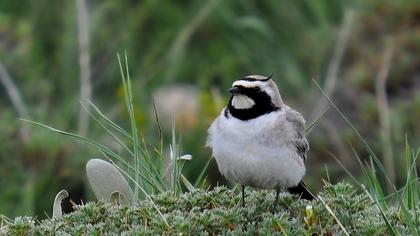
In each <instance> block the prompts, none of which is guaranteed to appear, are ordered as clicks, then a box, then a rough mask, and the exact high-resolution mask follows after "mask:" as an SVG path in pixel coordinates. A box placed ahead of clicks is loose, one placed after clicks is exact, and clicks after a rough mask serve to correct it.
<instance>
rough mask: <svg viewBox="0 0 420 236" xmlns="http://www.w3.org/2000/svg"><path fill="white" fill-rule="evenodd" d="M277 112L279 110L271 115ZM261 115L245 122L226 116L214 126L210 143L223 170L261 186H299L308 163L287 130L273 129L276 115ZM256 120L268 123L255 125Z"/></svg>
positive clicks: (224, 173) (230, 176) (229, 175)
mask: <svg viewBox="0 0 420 236" xmlns="http://www.w3.org/2000/svg"><path fill="white" fill-rule="evenodd" d="M270 115H271V113H270ZM275 115H279V114H275V113H274V114H272V115H271V116H275ZM257 119H262V118H257ZM257 119H254V120H251V121H247V122H244V121H239V120H237V119H224V118H222V119H219V121H216V122H215V124H214V126H212V127H211V128H210V130H209V133H210V135H211V141H210V143H209V145H210V146H211V147H212V150H213V156H214V157H215V159H216V161H217V164H218V166H219V170H220V172H221V173H222V174H223V175H224V176H225V177H226V178H228V179H230V180H233V181H236V182H239V183H240V184H242V185H249V186H253V187H257V188H265V189H276V188H281V189H283V188H287V187H292V186H296V185H297V184H298V183H299V182H300V181H301V179H302V178H303V176H304V174H305V166H304V163H303V160H302V159H301V158H300V157H299V156H298V154H297V153H296V150H295V147H294V146H293V144H292V143H291V142H288V139H287V130H281V128H278V127H276V128H277V129H275V130H270V126H272V125H273V124H271V123H270V121H271V120H274V121H275V119H273V118H272V117H266V118H265V119H267V120H257ZM252 122H255V123H259V124H264V125H263V126H262V125H257V124H255V126H254V124H253V123H252ZM216 126H218V127H217V128H216ZM249 127H257V128H256V129H250V128H249ZM271 128H273V127H271ZM282 132H283V133H282Z"/></svg>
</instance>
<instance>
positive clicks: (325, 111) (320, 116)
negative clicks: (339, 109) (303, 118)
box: [305, 106, 330, 136]
mask: <svg viewBox="0 0 420 236" xmlns="http://www.w3.org/2000/svg"><path fill="white" fill-rule="evenodd" d="M329 109H330V106H328V107H327V108H325V110H324V111H323V112H322V113H321V114H320V115H319V116H318V117H316V118H315V120H314V121H312V122H311V123H310V124H309V125H308V126H307V127H306V129H305V134H306V136H308V135H309V134H310V133H311V131H312V129H313V128H314V127H315V126H316V125H317V124H318V122H319V121H320V120H321V118H322V117H323V116H324V115H325V113H327V111H328V110H329Z"/></svg>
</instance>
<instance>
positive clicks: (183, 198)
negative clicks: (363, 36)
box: [4, 183, 420, 235]
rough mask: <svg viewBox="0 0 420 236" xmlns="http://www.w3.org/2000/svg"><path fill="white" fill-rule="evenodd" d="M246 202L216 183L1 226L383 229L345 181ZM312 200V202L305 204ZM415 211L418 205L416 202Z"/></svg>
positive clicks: (82, 230)
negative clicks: (311, 192)
mask: <svg viewBox="0 0 420 236" xmlns="http://www.w3.org/2000/svg"><path fill="white" fill-rule="evenodd" d="M246 194H247V197H246V205H247V206H246V207H245V208H242V207H241V206H240V194H237V193H235V192H234V191H232V190H230V189H227V188H226V187H217V188H215V189H214V190H212V191H204V190H197V191H194V192H189V193H185V194H181V195H179V196H174V195H173V193H170V192H168V193H164V194H159V195H154V196H151V198H152V199H153V201H154V203H155V204H156V205H157V206H158V208H159V210H160V212H161V213H162V214H163V217H165V220H166V221H165V220H163V218H162V216H161V215H160V214H159V213H158V211H157V210H156V208H155V207H154V206H153V205H152V203H151V202H150V201H147V200H144V201H140V202H138V203H137V204H135V205H133V206H125V205H116V204H111V203H104V202H95V203H94V202H92V203H88V204H86V205H84V206H78V207H77V209H76V211H74V212H73V213H71V214H67V215H64V216H63V217H61V218H57V219H48V220H44V221H42V222H39V224H34V223H33V219H31V218H29V217H23V218H22V217H20V218H16V219H15V220H14V222H12V223H11V224H9V225H8V226H7V228H6V229H5V230H4V233H6V234H40V235H48V234H53V233H59V234H66V233H70V234H76V235H79V234H82V235H85V234H89V235H103V234H122V233H125V234H134V233H135V234H140V235H143V234H162V233H165V234H175V233H186V234H230V235H238V234H244V233H247V234H261V235H265V234H268V233H270V234H273V233H274V234H289V235H312V234H314V233H315V234H319V235H324V234H329V233H333V234H339V235H341V234H342V233H343V229H342V227H341V226H339V224H338V223H337V219H338V220H339V221H340V222H341V224H342V225H343V226H344V228H345V230H346V231H347V232H348V233H349V234H352V235H353V234H355V235H383V234H386V230H387V227H386V224H385V221H384V219H383V218H382V216H381V214H380V212H379V210H378V209H377V207H376V205H375V204H374V203H373V202H372V201H371V200H370V199H369V197H368V196H367V195H366V194H364V193H360V192H358V191H357V190H356V189H355V188H354V187H353V186H351V185H349V184H345V183H339V184H336V185H326V186H325V188H324V191H323V192H321V193H320V194H319V196H320V197H321V198H322V199H323V201H324V202H325V204H326V205H327V206H328V207H329V208H330V209H331V210H332V212H333V214H334V215H335V217H336V218H337V219H335V218H334V216H333V214H331V213H330V212H328V210H327V208H326V205H325V204H324V203H322V202H321V201H317V200H314V201H311V202H310V201H306V200H300V199H298V198H296V196H293V195H290V194H288V193H283V194H281V195H280V198H279V204H278V206H277V211H276V213H275V214H274V215H273V214H272V213H271V209H272V204H273V200H274V193H273V192H272V191H254V190H249V191H247V192H246ZM308 206H312V207H308ZM416 209H417V211H419V209H420V206H418V207H417V208H416ZM385 214H386V215H387V216H388V219H389V220H390V221H391V222H390V223H391V224H393V225H394V226H396V228H398V229H399V230H400V232H406V233H409V229H408V226H407V225H405V223H404V219H402V217H401V215H400V214H398V211H397V210H396V209H392V208H390V209H389V210H388V211H387V212H385Z"/></svg>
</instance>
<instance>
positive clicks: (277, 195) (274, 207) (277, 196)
mask: <svg viewBox="0 0 420 236" xmlns="http://www.w3.org/2000/svg"><path fill="white" fill-rule="evenodd" d="M279 194H280V188H278V189H277V192H276V199H275V200H274V206H273V214H274V213H275V212H276V206H277V201H278V200H279Z"/></svg>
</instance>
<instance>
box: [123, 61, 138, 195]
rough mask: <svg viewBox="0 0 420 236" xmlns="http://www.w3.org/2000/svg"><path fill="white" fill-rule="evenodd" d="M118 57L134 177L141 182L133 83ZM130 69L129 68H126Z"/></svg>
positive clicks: (136, 191) (136, 189)
mask: <svg viewBox="0 0 420 236" xmlns="http://www.w3.org/2000/svg"><path fill="white" fill-rule="evenodd" d="M117 57H118V63H119V66H120V72H121V77H122V81H123V88H124V97H125V102H126V105H127V111H128V114H129V117H130V124H131V132H132V133H131V136H132V137H133V153H134V176H135V177H134V179H135V181H136V183H139V182H140V178H139V172H140V168H139V159H140V157H139V152H138V148H137V146H138V136H137V126H136V123H135V122H136V120H135V117H134V111H133V100H132V98H133V97H132V93H131V84H130V78H129V75H128V74H127V75H126V74H125V73H126V72H124V69H123V66H122V64H121V58H120V55H119V54H117ZM125 63H126V65H125V68H126V67H128V65H127V64H128V63H127V53H125ZM126 70H127V71H128V69H126ZM142 186H143V187H144V185H143V184H142ZM134 198H135V199H138V198H139V188H138V187H137V184H136V185H135V186H134Z"/></svg>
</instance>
